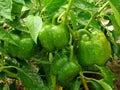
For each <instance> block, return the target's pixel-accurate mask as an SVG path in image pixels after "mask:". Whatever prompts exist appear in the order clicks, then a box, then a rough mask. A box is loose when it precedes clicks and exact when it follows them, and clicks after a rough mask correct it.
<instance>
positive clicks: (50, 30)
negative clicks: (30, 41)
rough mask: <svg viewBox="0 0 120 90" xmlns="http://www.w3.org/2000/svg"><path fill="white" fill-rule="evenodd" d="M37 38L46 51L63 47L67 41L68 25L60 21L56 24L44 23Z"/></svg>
mask: <svg viewBox="0 0 120 90" xmlns="http://www.w3.org/2000/svg"><path fill="white" fill-rule="evenodd" d="M38 37H39V40H40V42H41V45H42V46H43V48H45V49H46V50H47V51H54V50H55V49H61V48H64V47H65V46H66V45H68V42H69V32H68V27H67V26H66V25H65V24H63V23H61V24H58V25H54V24H50V25H44V26H43V28H42V29H41V30H40V32H39V36H38Z"/></svg>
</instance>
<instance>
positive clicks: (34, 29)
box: [26, 15, 42, 43]
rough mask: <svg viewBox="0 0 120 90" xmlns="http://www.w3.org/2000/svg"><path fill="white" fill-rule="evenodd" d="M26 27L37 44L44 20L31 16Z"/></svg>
mask: <svg viewBox="0 0 120 90" xmlns="http://www.w3.org/2000/svg"><path fill="white" fill-rule="evenodd" d="M26 25H27V27H28V29H29V31H30V34H31V37H32V39H33V40H34V42H35V43H37V37H38V33H39V31H40V30H41V28H42V19H41V17H39V16H33V15H29V16H28V17H27V20H26Z"/></svg>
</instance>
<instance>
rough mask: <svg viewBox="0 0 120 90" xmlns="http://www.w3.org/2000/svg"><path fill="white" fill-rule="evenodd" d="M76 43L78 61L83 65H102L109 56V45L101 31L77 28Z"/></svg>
mask: <svg viewBox="0 0 120 90" xmlns="http://www.w3.org/2000/svg"><path fill="white" fill-rule="evenodd" d="M76 36H77V37H78V38H79V40H78V43H77V58H78V62H79V63H80V64H81V65H83V66H89V65H94V64H97V65H104V64H105V63H106V61H107V60H108V59H109V58H110V56H111V45H110V43H109V41H108V40H107V38H106V36H105V34H104V33H103V32H98V31H93V32H91V33H90V32H89V31H87V30H79V31H77V32H76Z"/></svg>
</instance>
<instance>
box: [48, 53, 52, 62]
mask: <svg viewBox="0 0 120 90" xmlns="http://www.w3.org/2000/svg"><path fill="white" fill-rule="evenodd" d="M49 61H50V63H52V61H53V54H52V53H49Z"/></svg>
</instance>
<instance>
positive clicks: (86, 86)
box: [79, 72, 89, 90]
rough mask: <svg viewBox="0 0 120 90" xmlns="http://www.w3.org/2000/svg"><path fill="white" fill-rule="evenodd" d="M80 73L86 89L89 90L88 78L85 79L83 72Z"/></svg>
mask: <svg viewBox="0 0 120 90" xmlns="http://www.w3.org/2000/svg"><path fill="white" fill-rule="evenodd" d="M79 74H80V78H81V80H82V83H83V86H84V88H85V90H89V88H88V85H87V83H86V80H85V79H84V76H83V73H82V72H80V73H79Z"/></svg>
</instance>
